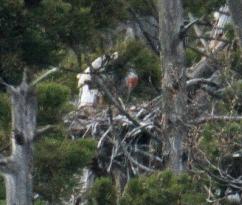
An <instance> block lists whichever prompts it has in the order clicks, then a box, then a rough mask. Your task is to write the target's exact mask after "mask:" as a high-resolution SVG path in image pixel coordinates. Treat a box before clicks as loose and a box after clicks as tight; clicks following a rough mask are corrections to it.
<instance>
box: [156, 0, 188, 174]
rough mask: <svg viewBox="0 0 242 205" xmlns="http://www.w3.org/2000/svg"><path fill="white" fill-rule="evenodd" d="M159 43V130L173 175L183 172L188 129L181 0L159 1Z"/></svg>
mask: <svg viewBox="0 0 242 205" xmlns="http://www.w3.org/2000/svg"><path fill="white" fill-rule="evenodd" d="M159 6H160V43H161V63H162V70H163V73H164V75H163V78H162V90H163V100H162V108H163V110H162V112H163V113H164V114H163V117H162V124H163V125H162V126H163V129H164V133H166V137H167V138H169V140H170V144H171V150H170V159H169V163H168V167H169V168H170V169H171V170H172V171H174V173H180V172H181V171H182V170H184V165H183V162H182V154H183V140H184V138H185V136H186V135H187V129H186V127H185V126H184V124H183V121H185V115H186V88H185V87H186V77H185V73H186V72H185V66H184V65H185V57H184V53H185V50H184V47H183V43H182V39H180V37H181V36H180V29H181V26H182V25H183V8H182V3H181V1H180V0H174V1H170V0H160V4H159Z"/></svg>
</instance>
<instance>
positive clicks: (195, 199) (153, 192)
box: [120, 171, 206, 205]
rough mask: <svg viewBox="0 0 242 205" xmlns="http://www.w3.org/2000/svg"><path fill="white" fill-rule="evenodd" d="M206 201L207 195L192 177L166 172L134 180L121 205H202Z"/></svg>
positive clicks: (129, 184) (128, 186) (127, 189)
mask: <svg viewBox="0 0 242 205" xmlns="http://www.w3.org/2000/svg"><path fill="white" fill-rule="evenodd" d="M205 201H206V198H205V195H203V193H202V192H201V190H200V188H199V186H198V185H197V184H196V183H195V182H193V181H192V179H191V177H189V176H188V175H185V174H183V175H179V176H175V175H173V174H172V173H171V172H170V171H165V172H158V173H155V174H153V175H150V176H142V177H139V178H135V179H132V180H131V181H130V182H129V183H128V185H127V187H126V189H125V192H124V194H123V197H122V198H121V201H120V205H127V204H132V205H147V204H152V205H168V204H172V205H194V204H199V205H202V204H206V202H205Z"/></svg>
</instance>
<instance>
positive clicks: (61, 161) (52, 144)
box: [34, 138, 96, 201]
mask: <svg viewBox="0 0 242 205" xmlns="http://www.w3.org/2000/svg"><path fill="white" fill-rule="evenodd" d="M95 149H96V145H95V142H94V141H91V140H77V141H73V140H68V139H65V140H57V139H51V138H45V139H43V140H41V141H40V142H38V143H37V144H36V145H35V152H34V159H35V164H34V167H35V170H34V182H35V186H34V189H35V191H36V192H37V193H39V194H40V195H41V196H42V197H43V198H44V199H45V200H49V201H53V200H54V201H58V199H60V197H62V198H63V197H65V196H68V194H69V193H70V191H71V190H72V188H73V187H74V185H76V184H77V183H78V182H77V181H76V180H75V179H74V177H73V174H74V173H80V168H82V167H84V166H85V165H86V164H87V163H89V162H90V160H91V158H92V157H93V156H94V153H95Z"/></svg>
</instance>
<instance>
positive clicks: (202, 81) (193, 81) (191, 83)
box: [186, 78, 218, 87]
mask: <svg viewBox="0 0 242 205" xmlns="http://www.w3.org/2000/svg"><path fill="white" fill-rule="evenodd" d="M198 84H207V85H211V86H215V87H218V85H217V84H216V83H214V82H212V81H211V80H210V79H205V78H195V79H191V80H188V81H187V82H186V86H187V87H191V86H194V85H198Z"/></svg>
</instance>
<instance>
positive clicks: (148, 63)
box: [114, 41, 161, 97]
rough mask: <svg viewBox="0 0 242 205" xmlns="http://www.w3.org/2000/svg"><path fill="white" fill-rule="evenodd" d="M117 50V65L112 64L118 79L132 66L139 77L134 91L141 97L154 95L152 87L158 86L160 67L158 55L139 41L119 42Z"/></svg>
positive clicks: (123, 76)
mask: <svg viewBox="0 0 242 205" xmlns="http://www.w3.org/2000/svg"><path fill="white" fill-rule="evenodd" d="M118 50H119V53H120V55H119V56H120V57H119V59H118V63H117V65H114V70H115V74H116V75H117V76H118V77H119V79H124V78H125V75H126V74H127V72H128V70H129V69H130V68H131V67H132V68H134V70H135V71H136V72H137V74H138V76H139V79H140V80H139V85H138V87H137V88H136V92H135V93H136V94H137V95H138V94H139V95H141V96H142V97H144V96H147V95H152V94H153V95H154V93H155V90H154V87H159V86H160V76H161V68H160V60H159V57H157V56H156V55H155V54H154V53H153V52H152V51H151V50H150V49H148V48H147V46H146V45H145V44H144V43H143V42H140V41H128V42H125V43H121V44H120V45H119V47H118ZM150 80H151V81H152V84H151V82H150ZM149 88H150V89H149ZM146 89H147V91H146Z"/></svg>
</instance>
